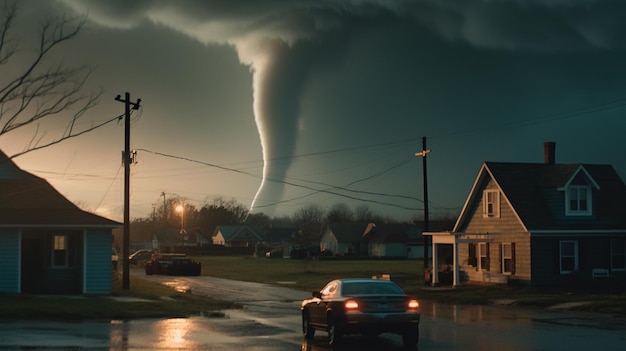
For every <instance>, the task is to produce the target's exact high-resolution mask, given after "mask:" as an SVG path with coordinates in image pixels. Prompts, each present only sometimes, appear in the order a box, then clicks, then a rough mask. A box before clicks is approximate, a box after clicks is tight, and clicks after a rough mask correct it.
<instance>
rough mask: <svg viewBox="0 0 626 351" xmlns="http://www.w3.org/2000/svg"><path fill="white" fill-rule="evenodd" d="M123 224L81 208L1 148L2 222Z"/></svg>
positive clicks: (22, 224) (27, 224) (24, 224)
mask: <svg viewBox="0 0 626 351" xmlns="http://www.w3.org/2000/svg"><path fill="white" fill-rule="evenodd" d="M120 225H121V224H120V223H118V222H115V221H112V220H110V219H107V218H104V217H100V216H98V215H95V214H92V213H89V212H86V211H83V210H81V209H80V208H78V206H76V205H74V204H73V203H72V202H71V201H69V200H68V199H67V198H65V197H64V196H63V195H61V193H59V192H58V191H57V190H56V189H54V187H52V185H50V184H49V183H48V182H47V181H46V180H44V179H42V178H39V177H37V176H35V175H33V174H31V173H28V172H26V171H23V170H22V169H20V168H19V167H18V166H17V165H16V164H15V163H14V162H13V161H11V159H10V158H9V157H8V156H7V155H6V154H4V153H3V152H2V151H0V226H4V227H7V226H8V227H106V228H109V227H111V228H113V227H119V226H120Z"/></svg>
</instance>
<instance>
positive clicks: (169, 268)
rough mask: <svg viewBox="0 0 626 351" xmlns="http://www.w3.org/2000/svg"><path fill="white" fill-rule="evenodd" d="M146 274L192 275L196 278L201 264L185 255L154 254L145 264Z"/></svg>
mask: <svg viewBox="0 0 626 351" xmlns="http://www.w3.org/2000/svg"><path fill="white" fill-rule="evenodd" d="M145 268H146V274H147V275H152V274H163V275H193V276H198V275H200V272H201V270H202V264H201V263H200V262H198V261H194V260H192V259H191V258H189V257H187V256H186V255H185V254H154V255H152V259H150V260H148V261H147V262H146V266H145Z"/></svg>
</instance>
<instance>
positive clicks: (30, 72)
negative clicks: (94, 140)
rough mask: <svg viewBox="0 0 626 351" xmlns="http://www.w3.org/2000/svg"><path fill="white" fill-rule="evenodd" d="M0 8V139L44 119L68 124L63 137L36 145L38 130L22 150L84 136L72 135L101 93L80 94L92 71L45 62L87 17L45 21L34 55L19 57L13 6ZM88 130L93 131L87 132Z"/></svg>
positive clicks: (79, 27)
mask: <svg viewBox="0 0 626 351" xmlns="http://www.w3.org/2000/svg"><path fill="white" fill-rule="evenodd" d="M2 10H3V13H2V14H1V15H0V65H3V66H2V67H4V68H3V69H2V71H0V136H2V135H4V134H6V133H9V132H12V131H15V130H17V129H20V128H24V127H26V126H29V125H34V124H36V123H38V122H39V121H42V120H43V119H46V120H54V121H57V120H64V121H65V122H64V123H67V126H66V128H65V131H64V133H63V134H62V135H61V136H60V137H58V138H59V140H57V141H52V142H49V143H47V144H45V145H43V144H42V145H39V143H40V142H41V140H42V139H41V138H40V137H41V136H39V135H38V134H39V126H37V128H36V131H35V136H33V138H32V139H31V142H30V143H29V145H28V146H27V150H30V149H41V148H43V147H45V146H50V145H53V144H56V143H58V142H60V141H62V140H64V139H67V138H70V137H74V136H77V135H80V134H84V133H85V132H86V131H80V132H76V131H75V128H76V122H77V121H78V119H79V118H81V117H82V116H83V115H84V114H85V112H86V111H87V110H89V109H91V108H92V107H94V106H95V105H96V104H97V103H98V101H99V98H100V96H101V95H102V91H98V92H91V93H84V90H85V84H86V82H87V80H88V79H89V77H90V76H91V74H92V73H93V69H92V68H90V67H87V66H81V67H68V66H66V65H65V64H64V63H63V62H61V63H57V64H50V63H47V62H48V61H49V60H50V58H51V57H52V55H53V54H54V51H55V49H56V48H57V47H59V46H60V45H61V44H62V43H64V42H66V41H69V40H71V39H73V38H75V37H76V35H78V33H79V32H80V31H81V29H82V28H83V26H84V24H85V21H86V18H85V17H81V18H70V19H68V18H65V17H61V18H57V19H46V20H45V21H44V22H42V24H41V27H40V29H39V39H38V42H37V46H36V48H35V50H34V54H32V55H18V51H17V47H18V44H19V43H20V40H17V39H13V36H12V33H13V31H12V30H13V28H14V24H15V21H16V18H17V16H18V11H17V2H8V1H7V2H5V4H4V7H3V9H2ZM16 67H18V69H16ZM20 67H21V69H20ZM55 123H58V122H55ZM90 130H93V129H92V128H90V129H87V131H90ZM25 151H26V150H25Z"/></svg>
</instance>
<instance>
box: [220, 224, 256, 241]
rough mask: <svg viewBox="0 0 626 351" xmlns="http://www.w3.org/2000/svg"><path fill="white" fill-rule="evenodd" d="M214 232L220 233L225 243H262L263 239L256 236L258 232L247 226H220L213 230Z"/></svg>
mask: <svg viewBox="0 0 626 351" xmlns="http://www.w3.org/2000/svg"><path fill="white" fill-rule="evenodd" d="M215 232H216V233H217V232H220V233H222V236H223V237H224V241H225V242H234V241H263V238H262V237H261V236H260V235H259V234H258V232H259V230H258V229H256V228H252V227H248V226H242V225H221V226H218V227H217V228H215Z"/></svg>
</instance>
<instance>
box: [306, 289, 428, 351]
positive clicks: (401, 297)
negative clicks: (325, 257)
mask: <svg viewBox="0 0 626 351" xmlns="http://www.w3.org/2000/svg"><path fill="white" fill-rule="evenodd" d="M301 312H302V333H303V334H304V337H305V338H306V339H313V337H314V336H315V331H316V330H322V331H326V332H328V339H329V343H330V344H336V343H337V342H339V341H340V340H341V337H342V336H343V335H346V334H363V335H378V334H381V333H394V334H399V335H401V336H402V341H403V342H404V345H405V346H407V347H415V346H416V345H417V342H418V340H419V323H420V317H421V315H420V312H419V302H418V300H417V299H416V298H414V297H411V296H409V295H407V294H406V293H405V292H404V291H403V290H402V288H400V286H398V285H397V284H396V283H394V282H393V281H390V280H380V279H336V280H333V281H330V282H329V283H328V284H326V285H325V286H324V287H323V288H322V289H321V290H320V291H314V292H313V294H312V297H311V298H309V299H305V300H304V301H302V305H301Z"/></svg>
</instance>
